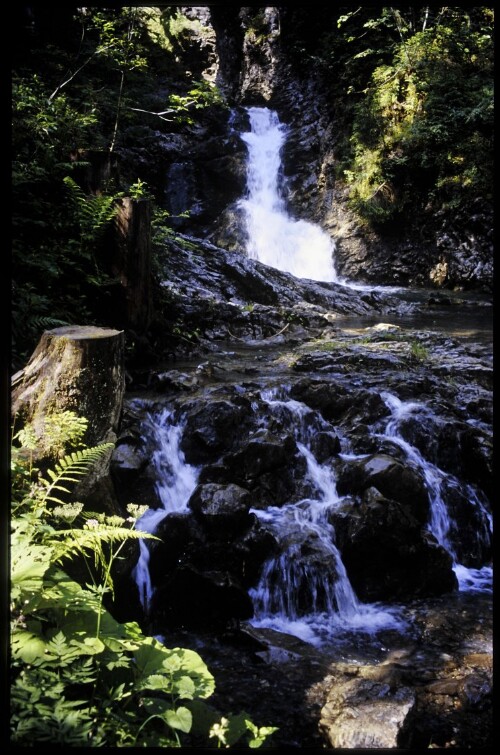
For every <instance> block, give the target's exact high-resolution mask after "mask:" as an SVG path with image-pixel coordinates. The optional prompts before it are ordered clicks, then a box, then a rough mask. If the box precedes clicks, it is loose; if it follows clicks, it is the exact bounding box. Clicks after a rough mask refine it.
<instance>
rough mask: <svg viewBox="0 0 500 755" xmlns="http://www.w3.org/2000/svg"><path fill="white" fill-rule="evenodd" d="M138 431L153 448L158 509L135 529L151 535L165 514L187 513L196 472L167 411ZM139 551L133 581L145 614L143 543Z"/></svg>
mask: <svg viewBox="0 0 500 755" xmlns="http://www.w3.org/2000/svg"><path fill="white" fill-rule="evenodd" d="M142 428H143V433H144V437H146V438H148V439H150V441H152V443H153V445H154V449H155V450H154V451H153V453H152V458H151V462H152V466H153V468H154V470H155V473H156V483H155V484H156V490H157V492H158V496H159V498H160V501H161V504H162V506H161V508H159V509H148V510H147V511H146V513H145V514H144V515H143V516H142V517H141V518H140V520H139V521H138V522H137V529H140V530H142V531H144V532H149V533H151V534H154V532H155V530H156V528H157V527H158V525H159V524H160V522H161V521H162V519H164V518H165V517H166V516H167V514H169V513H172V512H174V511H186V510H187V503H188V501H189V498H190V496H191V493H192V492H193V490H194V489H195V487H196V484H197V479H198V470H197V469H196V467H193V466H191V465H189V464H186V461H185V458H184V454H183V452H182V451H181V449H180V440H181V437H182V430H183V428H182V424H176V423H174V421H173V412H172V411H171V410H170V409H169V408H164V409H162V411H161V412H160V413H159V414H155V413H152V412H148V413H147V415H146V418H145V420H144V422H143V425H142ZM139 547H140V552H139V559H138V561H137V564H136V566H135V568H134V571H133V577H134V579H135V582H136V584H137V587H138V589H139V597H140V600H141V603H142V607H143V608H144V611H145V612H146V613H147V612H148V609H149V606H150V603H151V598H152V595H153V588H152V584H151V578H150V574H149V548H148V544H147V541H146V540H139Z"/></svg>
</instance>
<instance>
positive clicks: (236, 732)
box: [225, 713, 248, 747]
mask: <svg viewBox="0 0 500 755" xmlns="http://www.w3.org/2000/svg"><path fill="white" fill-rule="evenodd" d="M228 718H229V722H228V724H227V730H226V736H225V739H226V742H227V744H228V745H229V747H231V746H232V745H234V744H235V743H236V742H237V741H238V740H239V739H241V737H242V736H243V734H245V732H246V731H247V725H246V720H247V719H248V713H239V714H238V715H235V716H228Z"/></svg>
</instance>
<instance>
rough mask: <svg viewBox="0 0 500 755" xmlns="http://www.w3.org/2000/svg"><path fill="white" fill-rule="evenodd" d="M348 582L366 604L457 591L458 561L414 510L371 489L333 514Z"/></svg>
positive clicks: (338, 544) (332, 517)
mask: <svg viewBox="0 0 500 755" xmlns="http://www.w3.org/2000/svg"><path fill="white" fill-rule="evenodd" d="M330 518H331V521H332V523H333V525H334V528H335V532H336V542H337V546H338V548H339V550H340V552H341V554H342V560H343V562H344V566H345V568H346V571H347V574H348V576H349V580H350V582H351V584H352V586H353V588H354V591H355V592H356V594H357V595H358V597H359V598H360V599H361V600H363V601H367V602H373V601H379V600H382V601H384V600H385V601H393V600H403V599H407V598H408V597H410V596H431V595H440V594H442V593H445V592H450V591H452V590H454V589H456V586H457V580H456V577H455V573H454V571H453V560H452V558H451V556H450V555H449V554H448V553H447V551H446V550H445V549H444V548H442V547H441V546H440V545H439V544H438V543H437V541H436V540H435V538H434V537H433V536H432V535H431V534H430V533H429V532H427V531H426V530H425V529H424V528H423V527H422V525H421V523H420V522H419V521H418V519H417V518H416V517H415V515H414V514H413V512H412V510H411V508H410V507H409V506H405V505H403V504H402V503H400V502H398V501H395V500H390V499H388V498H386V497H384V496H383V495H382V494H381V493H380V492H379V491H378V490H377V489H376V488H368V489H367V490H366V491H365V492H364V493H363V496H362V498H361V501H351V502H349V501H346V502H345V503H344V506H343V507H342V508H341V509H340V510H339V509H337V510H334V511H332V513H331V514H330Z"/></svg>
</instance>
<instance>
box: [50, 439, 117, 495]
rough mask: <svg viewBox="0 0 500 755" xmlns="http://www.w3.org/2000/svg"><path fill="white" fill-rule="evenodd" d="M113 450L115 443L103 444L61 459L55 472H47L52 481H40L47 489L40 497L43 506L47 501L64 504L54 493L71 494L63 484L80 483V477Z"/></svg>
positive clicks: (52, 470)
mask: <svg viewBox="0 0 500 755" xmlns="http://www.w3.org/2000/svg"><path fill="white" fill-rule="evenodd" d="M112 448H114V446H113V443H102V444H101V445H99V446H93V447H92V448H84V449H82V450H79V451H73V452H72V453H70V454H68V455H67V456H64V457H63V458H62V459H60V460H59V462H58V463H57V464H56V466H55V470H54V469H49V470H48V472H47V474H48V476H49V477H50V480H47V479H45V478H42V479H41V480H40V482H41V484H42V485H43V486H44V488H45V491H42V494H41V496H40V502H41V504H43V505H45V504H46V503H47V501H51V502H52V503H58V504H64V501H62V500H61V499H60V498H57V497H56V496H55V495H52V493H53V491H54V490H61V491H63V492H65V493H70V492H71V491H70V489H69V488H67V487H65V486H63V485H62V484H61V483H68V482H74V483H77V482H79V481H80V479H79V477H80V478H81V477H82V476H84V475H85V474H87V473H88V471H89V468H90V467H91V466H92V465H93V464H95V463H96V462H97V461H98V460H99V459H100V458H101V457H102V456H104V455H105V454H106V453H107V452H108V451H110V450H111V449H112ZM74 475H78V476H79V477H75V476H74Z"/></svg>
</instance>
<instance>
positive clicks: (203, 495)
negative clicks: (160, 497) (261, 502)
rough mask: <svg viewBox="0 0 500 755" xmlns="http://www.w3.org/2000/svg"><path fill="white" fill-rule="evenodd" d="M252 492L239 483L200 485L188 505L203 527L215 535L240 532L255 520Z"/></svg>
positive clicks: (221, 535) (220, 535)
mask: <svg viewBox="0 0 500 755" xmlns="http://www.w3.org/2000/svg"><path fill="white" fill-rule="evenodd" d="M250 505H251V499H250V493H249V492H248V490H245V489H244V488H241V487H240V486H239V485H234V484H229V485H217V484H215V483H208V484H206V485H198V487H197V488H196V490H195V491H194V492H193V494H192V495H191V498H190V499H189V502H188V507H189V508H190V509H191V511H192V512H193V513H194V515H195V517H196V518H197V519H198V521H199V522H200V524H201V526H202V527H203V529H204V530H205V531H206V532H207V533H208V534H211V535H216V536H217V537H219V538H220V537H223V536H226V535H236V534H239V533H240V532H241V531H242V530H244V529H247V528H248V527H249V525H250V523H251V522H252V519H251V517H250V514H249V509H250Z"/></svg>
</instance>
